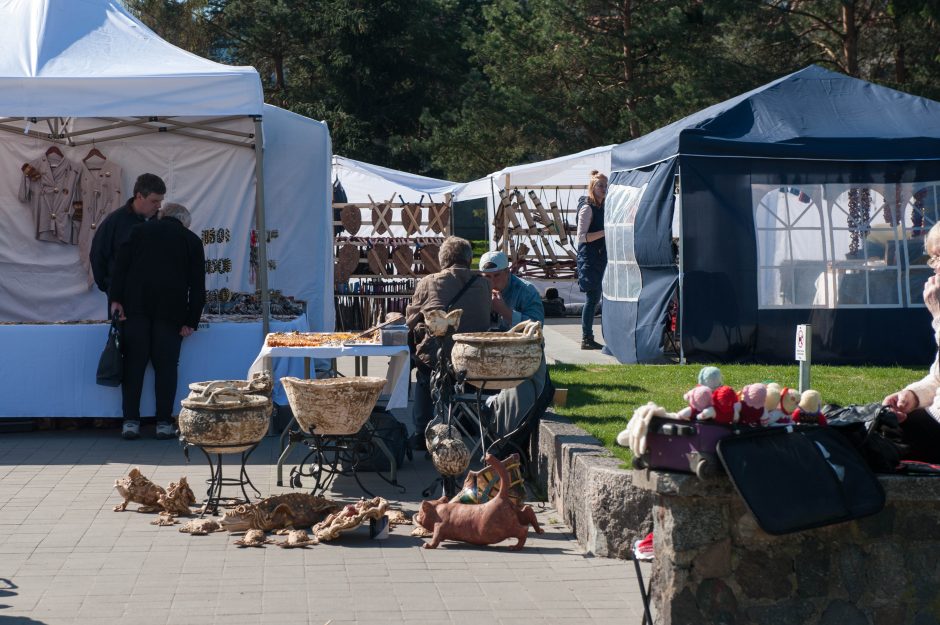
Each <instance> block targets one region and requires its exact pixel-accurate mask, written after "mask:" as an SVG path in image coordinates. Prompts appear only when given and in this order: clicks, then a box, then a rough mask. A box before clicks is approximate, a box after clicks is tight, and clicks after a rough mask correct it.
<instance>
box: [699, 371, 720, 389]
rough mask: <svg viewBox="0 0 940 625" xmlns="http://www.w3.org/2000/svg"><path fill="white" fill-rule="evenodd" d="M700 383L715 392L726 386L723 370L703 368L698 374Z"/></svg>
mask: <svg viewBox="0 0 940 625" xmlns="http://www.w3.org/2000/svg"><path fill="white" fill-rule="evenodd" d="M698 383H699V384H701V385H703V386H707V387H708V388H710V389H711V390H713V391H714V390H715V389H716V388H718V387H719V386H721V385H722V384H724V380H723V379H722V377H721V370H720V369H719V368H718V367H702V370H701V371H699V372H698Z"/></svg>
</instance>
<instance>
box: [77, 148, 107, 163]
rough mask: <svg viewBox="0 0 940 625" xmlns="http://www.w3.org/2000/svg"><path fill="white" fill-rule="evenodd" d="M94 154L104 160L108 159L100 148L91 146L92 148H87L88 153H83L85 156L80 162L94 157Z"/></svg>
mask: <svg viewBox="0 0 940 625" xmlns="http://www.w3.org/2000/svg"><path fill="white" fill-rule="evenodd" d="M95 156H97V157H98V158H100V159H102V160H105V161H106V160H108V157H107V156H105V155H104V154H102V153H101V150H99V149H98V148H94V147H93V148H92V149H90V150H88V154H86V155H85V158H83V159H82V162H83V163H84V162H85V161H87V160H88V159H90V158H92V157H95Z"/></svg>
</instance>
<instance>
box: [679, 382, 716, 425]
mask: <svg viewBox="0 0 940 625" xmlns="http://www.w3.org/2000/svg"><path fill="white" fill-rule="evenodd" d="M682 398H683V399H685V401H686V402H687V403H688V406H686V407H685V408H683V409H682V410H680V411H679V412H677V413H676V417H678V418H679V419H685V420H686V421H694V420H699V421H705V420H706V419H714V418H715V407H714V406H712V390H711V389H710V388H708V387H707V386H705V385H704V384H699V385H698V386H696V387H695V388H693V389H691V390H689V391H687V392H686V394H685V395H683V396H682Z"/></svg>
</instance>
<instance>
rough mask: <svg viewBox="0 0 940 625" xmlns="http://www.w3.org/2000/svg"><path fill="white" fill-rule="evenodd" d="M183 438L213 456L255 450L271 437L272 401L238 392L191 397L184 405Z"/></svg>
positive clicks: (180, 425) (211, 393)
mask: <svg viewBox="0 0 940 625" xmlns="http://www.w3.org/2000/svg"><path fill="white" fill-rule="evenodd" d="M180 403H181V405H182V410H180V414H179V428H180V435H181V437H182V438H183V440H185V441H186V442H187V443H190V444H192V445H197V446H199V447H202V448H203V449H204V450H205V451H206V453H210V454H234V453H241V452H243V451H247V450H249V449H251V448H252V447H253V446H254V445H256V444H257V443H258V442H260V441H261V439H262V438H264V436H265V434H267V433H268V426H269V421H270V416H271V409H272V407H273V406H272V404H271V399H270V398H268V397H264V396H262V395H250V394H245V393H241V392H238V391H236V390H234V389H230V388H229V389H227V388H220V389H215V390H212V391H209V392H207V393H205V394H198V393H190V395H189V397H187V398H186V399H184V400H183V401H182V402H180Z"/></svg>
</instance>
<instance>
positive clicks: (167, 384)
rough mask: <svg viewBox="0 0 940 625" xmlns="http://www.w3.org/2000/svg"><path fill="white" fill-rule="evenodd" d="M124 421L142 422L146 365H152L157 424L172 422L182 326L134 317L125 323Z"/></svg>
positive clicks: (160, 320)
mask: <svg viewBox="0 0 940 625" xmlns="http://www.w3.org/2000/svg"><path fill="white" fill-rule="evenodd" d="M121 338H122V339H123V341H124V383H123V384H121V396H122V399H123V409H124V419H125V420H138V419H140V394H141V391H142V390H143V387H144V372H145V371H146V370H147V363H148V362H150V363H153V373H154V394H155V395H156V408H157V409H156V417H157V421H158V422H159V421H172V420H173V402H174V400H175V399H176V374H177V366H178V365H179V360H180V347H181V345H182V342H183V337H181V336H180V326H179V325H178V324H175V323H170V322H168V321H164V320H162V319H152V318H150V317H143V316H135V317H128V318H127V319H126V320H125V321H124V328H123V331H122V333H121Z"/></svg>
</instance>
